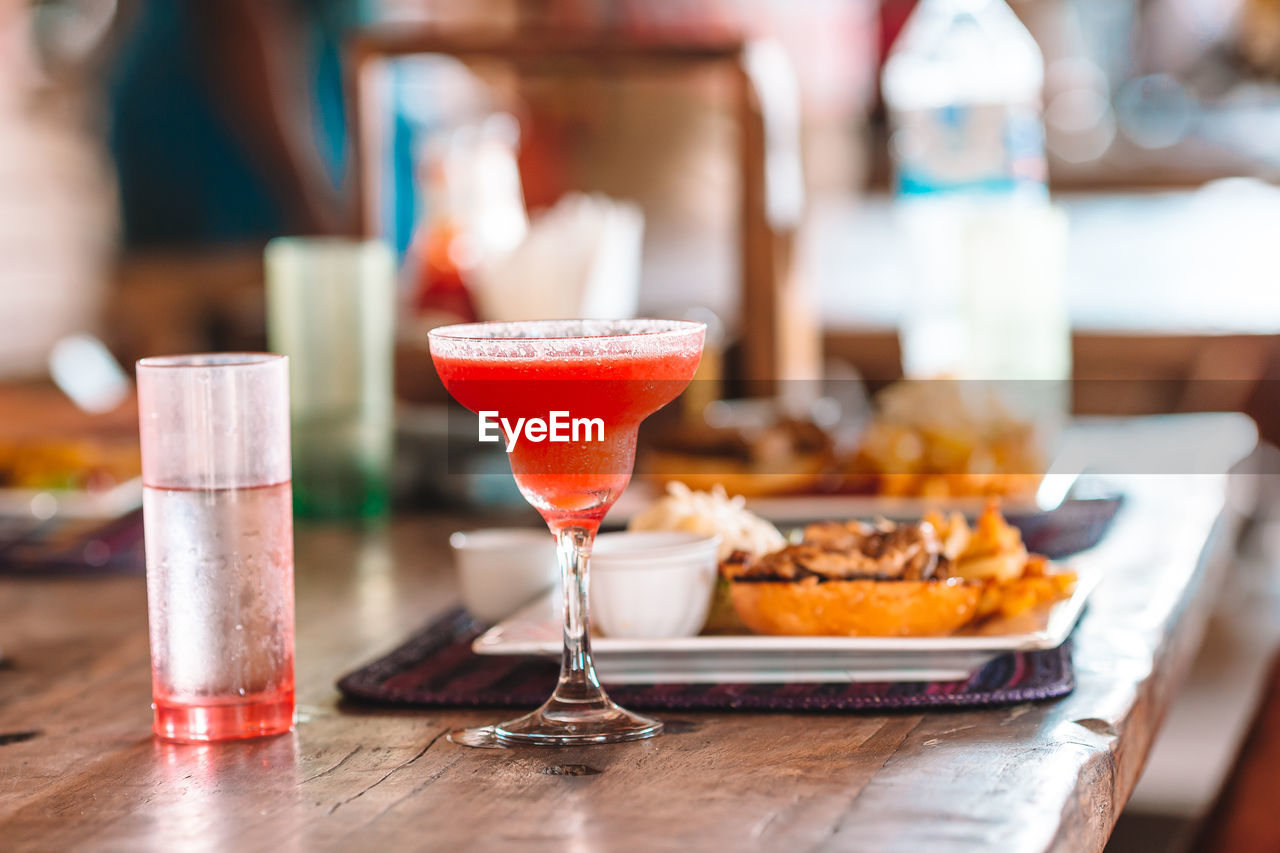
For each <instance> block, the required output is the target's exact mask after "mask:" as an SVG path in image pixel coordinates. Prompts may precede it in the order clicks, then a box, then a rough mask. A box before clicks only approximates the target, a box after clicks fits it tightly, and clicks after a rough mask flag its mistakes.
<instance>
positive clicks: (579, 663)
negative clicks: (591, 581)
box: [548, 527, 609, 710]
mask: <svg viewBox="0 0 1280 853" xmlns="http://www.w3.org/2000/svg"><path fill="white" fill-rule="evenodd" d="M595 538H596V535H595V531H592V530H587V529H585V528H582V527H566V528H564V529H562V530H560V531H559V532H558V533H556V550H557V553H558V555H559V558H560V581H561V584H562V585H563V587H564V656H563V658H561V661H560V683H559V684H557V685H556V692H555V694H554V695H553V696H552V697H551V701H550V703H548V704H550V705H555V704H561V705H573V706H575V707H576V708H578V709H579V710H581V709H582V706H583V705H596V706H600V707H604V706H607V705H608V704H609V697H608V696H606V695H605V692H604V689H603V688H602V687H601V686H600V681H599V679H597V678H596V668H595V665H594V664H592V662H591V637H590V636H589V634H588V625H587V562H588V560H590V559H591V545H592V543H594V542H595Z"/></svg>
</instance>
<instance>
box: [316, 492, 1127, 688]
mask: <svg viewBox="0 0 1280 853" xmlns="http://www.w3.org/2000/svg"><path fill="white" fill-rule="evenodd" d="M1119 505H1120V501H1119V499H1107V500H1096V501H1092V500H1091V501H1070V502H1068V503H1066V504H1063V506H1062V507H1060V508H1059V509H1057V510H1055V511H1054V512H1052V513H1047V514H1044V515H1039V516H1028V517H1026V518H1017V519H1012V520H1013V521H1014V523H1016V524H1018V525H1019V527H1020V528H1021V529H1022V531H1023V536H1024V538H1025V540H1026V542H1027V545H1028V547H1029V548H1030V549H1031V550H1033V551H1036V552H1038V553H1043V554H1048V555H1049V556H1051V557H1054V558H1062V557H1065V556H1068V555H1069V554H1072V553H1075V552H1077V551H1082V550H1084V549H1086V548H1088V547H1090V546H1092V545H1094V544H1095V543H1097V542H1098V541H1099V540H1100V539H1101V538H1102V536H1103V534H1104V533H1105V532H1106V529H1107V526H1108V525H1109V524H1110V522H1111V519H1112V518H1113V517H1114V516H1115V513H1116V510H1117V509H1118V508H1119ZM485 627H486V626H484V625H481V624H478V623H476V622H475V621H474V620H473V619H472V618H471V616H470V615H468V614H467V613H466V612H464V611H462V610H461V609H459V610H454V611H452V612H450V613H448V614H447V615H445V616H444V617H442V618H441V619H438V620H436V621H435V622H433V623H431V624H430V625H428V626H427V627H426V628H424V629H422V630H421V631H419V632H418V633H416V634H414V635H413V636H412V637H410V638H409V640H408V641H406V642H405V643H404V644H403V645H401V646H400V647H399V648H397V649H396V650H395V651H393V652H391V653H390V654H389V655H386V656H385V657H383V658H380V659H378V660H376V661H374V662H373V663H371V664H369V665H368V666H365V667H362V668H361V669H358V670H356V671H355V672H352V673H350V674H348V675H346V676H345V677H343V678H342V679H341V680H340V681H339V682H338V689H339V690H340V691H341V692H342V694H343V695H344V696H345V697H347V698H348V699H351V700H355V701H360V702H369V703H374V704H381V705H409V706H418V707H511V708H531V707H535V706H537V705H538V704H540V703H541V702H542V701H543V700H544V699H546V698H547V696H549V695H550V694H551V690H552V689H553V688H554V687H555V683H556V676H557V672H558V663H557V662H555V661H552V660H547V659H530V658H520V657H502V656H492V655H477V654H475V653H474V652H472V651H471V642H472V641H473V640H474V639H475V638H476V637H477V636H479V635H480V633H482V632H483V631H484V629H485ZM606 686H607V687H609V693H610V695H611V696H613V697H614V698H615V699H617V700H618V701H619V702H621V703H622V704H624V705H626V706H628V707H632V708H637V709H648V710H714V709H740V710H752V711H861V710H877V711H884V710H891V709H906V708H921V707H929V708H946V707H951V708H960V707H974V706H983V705H1002V704H1012V703H1017V702H1031V701H1038V700H1044V699H1052V698H1055V697H1058V696H1063V695H1066V694H1067V693H1070V692H1071V689H1072V688H1073V687H1074V676H1073V673H1072V668H1071V643H1070V642H1067V643H1065V644H1063V645H1062V646H1061V647H1059V648H1057V649H1049V650H1046V651H1038V652H1020V653H1014V654H1005V655H1000V656H999V657H996V658H995V659H993V660H992V661H990V662H989V663H988V664H987V665H986V666H984V667H982V668H981V669H980V670H978V671H977V672H975V673H974V674H973V675H971V676H970V677H969V678H968V679H967V680H963V681H947V682H874V683H871V682H859V683H852V684H851V683H832V684H648V685H640V684H627V685H608V683H607V682H606Z"/></svg>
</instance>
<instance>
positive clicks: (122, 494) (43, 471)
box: [0, 437, 142, 520]
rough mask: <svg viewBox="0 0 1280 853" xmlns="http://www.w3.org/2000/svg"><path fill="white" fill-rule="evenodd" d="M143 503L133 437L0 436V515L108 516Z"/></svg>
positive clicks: (41, 517) (89, 517) (33, 516)
mask: <svg viewBox="0 0 1280 853" xmlns="http://www.w3.org/2000/svg"><path fill="white" fill-rule="evenodd" d="M141 505H142V464H141V460H140V458H139V455H138V445H137V442H136V440H132V439H129V440H125V439H119V440H113V439H107V438H72V437H53V438H36V437H24V438H14V439H6V440H3V441H0V516H4V517H11V518H32V519H36V520H42V519H48V518H53V517H54V516H60V517H64V518H86V519H110V518H116V517H118V516H121V515H124V514H125V513H127V512H130V511H131V510H134V509H137V508H138V507H139V506H141Z"/></svg>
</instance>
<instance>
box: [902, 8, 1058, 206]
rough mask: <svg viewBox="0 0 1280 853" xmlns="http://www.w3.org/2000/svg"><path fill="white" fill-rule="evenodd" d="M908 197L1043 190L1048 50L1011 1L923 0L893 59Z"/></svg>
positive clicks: (1037, 194) (1038, 195) (1039, 195)
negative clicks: (1042, 94) (1043, 53)
mask: <svg viewBox="0 0 1280 853" xmlns="http://www.w3.org/2000/svg"><path fill="white" fill-rule="evenodd" d="M882 82H883V89H884V97H885V101H886V102H887V103H888V105H889V110H890V118H891V121H892V125H893V136H892V138H891V140H890V150H891V153H892V156H893V160H894V164H895V167H896V173H897V174H896V176H897V190H898V194H899V196H900V197H901V198H903V199H917V198H919V199H923V198H925V197H929V196H954V195H968V196H991V197H995V198H999V197H1001V196H1010V195H1017V196H1024V197H1029V198H1032V199H1043V198H1045V197H1046V195H1047V190H1046V188H1045V180H1046V174H1045V158H1044V126H1043V123H1042V122H1041V118H1040V111H1041V100H1040V90H1041V88H1042V86H1043V84H1044V58H1043V57H1042V56H1041V54H1040V48H1038V47H1037V46H1036V43H1035V40H1034V39H1032V37H1031V34H1030V33H1029V32H1027V28H1026V27H1024V26H1023V25H1022V22H1021V21H1019V20H1018V18H1017V16H1016V15H1014V14H1013V11H1012V10H1011V9H1010V8H1009V7H1008V6H1007V5H1006V4H1005V3H1004V0H921V2H920V4H919V5H918V6H917V7H916V10H915V12H913V13H912V15H911V17H910V18H909V19H908V21H907V24H906V27H905V28H904V29H903V31H902V33H901V34H900V35H899V37H898V40H897V42H895V44H894V46H893V50H892V51H891V52H890V54H889V58H888V60H887V61H886V62H885V67H884V76H883V81H882Z"/></svg>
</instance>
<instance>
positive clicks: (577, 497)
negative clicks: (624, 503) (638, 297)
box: [429, 320, 706, 746]
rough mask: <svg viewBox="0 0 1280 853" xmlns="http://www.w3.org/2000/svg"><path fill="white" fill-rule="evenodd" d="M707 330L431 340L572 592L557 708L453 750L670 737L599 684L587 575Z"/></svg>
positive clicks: (582, 327) (553, 327)
mask: <svg viewBox="0 0 1280 853" xmlns="http://www.w3.org/2000/svg"><path fill="white" fill-rule="evenodd" d="M705 331H706V326H705V325H704V324H703V323H688V322H681V321H676V320H545V321H532V322H523V323H467V324H463V325H457V326H444V327H441V328H438V329H434V330H432V331H431V333H430V336H429V337H430V342H431V357H432V360H433V361H434V362H435V366H436V370H437V371H438V372H439V374H440V378H441V380H443V382H444V386H445V388H446V389H447V390H448V391H449V393H450V394H451V395H453V398H454V399H455V400H457V401H458V402H459V403H461V404H462V405H463V406H465V407H467V408H468V409H470V410H471V411H473V412H476V413H478V414H481V416H482V417H483V418H488V419H489V420H490V421H491V422H493V423H494V433H495V434H499V440H501V441H502V442H503V446H504V447H506V448H507V450H508V457H509V460H510V462H511V472H512V474H513V475H514V476H515V480H516V485H517V486H518V487H519V488H520V492H521V494H523V495H524V497H525V499H526V500H528V501H529V503H531V504H532V505H533V506H534V508H535V509H537V510H538V512H539V513H540V514H541V515H542V517H543V518H544V519H546V522H547V525H548V526H549V527H550V528H551V532H552V533H553V534H554V535H555V537H556V543H557V551H558V555H559V561H560V573H561V578H562V580H563V582H564V583H563V587H564V655H563V657H562V658H561V664H560V680H559V683H558V684H557V685H556V689H555V692H554V693H553V694H552V695H551V698H550V699H548V700H547V702H546V703H545V704H544V705H543V706H542V707H541V708H539V709H538V710H536V711H534V712H533V713H531V714H526V715H525V716H523V717H520V718H518V719H515V720H510V721H508V722H505V723H499V724H498V725H496V726H486V727H484V728H480V729H466V730H463V731H460V732H454V733H453V734H451V735H450V739H451V740H453V741H455V742H456V743H464V744H467V745H470V746H492V745H494V744H495V742H496V743H498V744H506V743H520V744H547V745H553V746H559V745H573V744H586V743H616V742H619V741H628V740H639V739H640V738H646V737H652V736H654V735H656V734H658V733H660V732H661V731H662V723H660V722H658V721H657V720H653V719H650V718H648V717H644V716H641V715H639V714H633V713H631V712H630V711H627V710H624V709H623V708H620V707H618V706H617V705H616V704H614V703H613V701H612V700H610V699H609V697H608V696H607V695H606V694H605V692H604V689H603V688H602V687H601V686H600V681H599V679H597V677H596V672H595V667H594V666H593V665H592V662H591V641H590V637H589V631H588V619H587V566H588V560H589V558H590V556H591V546H592V543H593V542H594V541H595V535H596V530H597V529H598V528H599V527H600V521H601V519H603V518H604V515H605V513H606V512H608V511H609V507H611V506H613V503H614V501H616V500H617V499H618V496H619V495H620V494H622V490H623V489H625V488H626V487H627V483H628V482H629V481H630V479H631V468H632V466H633V465H634V463H635V455H636V431H637V430H638V429H639V427H640V422H641V421H643V420H644V419H645V418H646V417H648V416H649V415H651V414H653V413H654V412H656V411H657V410H658V409H660V408H662V407H663V406H665V405H666V404H667V403H670V402H671V401H672V400H674V399H675V398H676V397H677V396H679V394H680V392H681V391H683V390H684V389H685V387H686V386H687V385H688V384H689V381H690V380H691V379H692V378H693V373H694V371H695V370H696V369H697V367H698V361H699V360H700V359H701V357H702V341H703V335H704V333H705ZM530 422H534V423H540V424H541V426H540V427H535V426H529V424H530ZM517 424H522V425H523V428H522V427H521V426H516V425H517ZM556 424H558V425H559V426H558V427H557V426H556ZM482 426H483V421H482Z"/></svg>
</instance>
